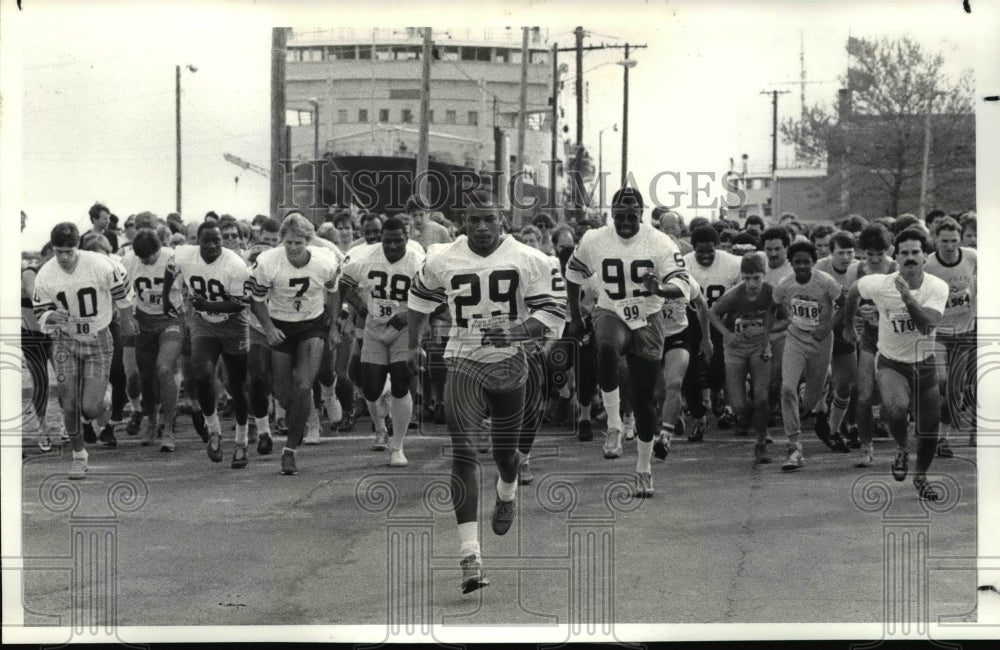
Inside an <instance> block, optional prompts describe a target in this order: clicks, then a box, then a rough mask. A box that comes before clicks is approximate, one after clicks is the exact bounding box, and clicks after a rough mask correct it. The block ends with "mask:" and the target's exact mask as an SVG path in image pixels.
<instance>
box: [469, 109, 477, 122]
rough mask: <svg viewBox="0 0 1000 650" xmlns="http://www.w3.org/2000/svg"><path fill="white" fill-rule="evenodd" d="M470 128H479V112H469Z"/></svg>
mask: <svg viewBox="0 0 1000 650" xmlns="http://www.w3.org/2000/svg"><path fill="white" fill-rule="evenodd" d="M469 126H479V111H469Z"/></svg>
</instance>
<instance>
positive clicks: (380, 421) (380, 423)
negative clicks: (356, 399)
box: [365, 400, 409, 436]
mask: <svg viewBox="0 0 1000 650" xmlns="http://www.w3.org/2000/svg"><path fill="white" fill-rule="evenodd" d="M365 402H366V403H367V404H368V414H369V415H371V417H372V424H373V425H375V430H376V431H378V432H383V431H385V415H386V413H385V411H383V410H382V402H381V401H379V400H376V401H374V402H369V401H368V400H365ZM408 423H409V421H407V424H408ZM392 433H393V435H394V436H395V433H396V421H395V420H393V421H392Z"/></svg>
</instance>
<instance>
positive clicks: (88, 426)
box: [83, 422, 97, 445]
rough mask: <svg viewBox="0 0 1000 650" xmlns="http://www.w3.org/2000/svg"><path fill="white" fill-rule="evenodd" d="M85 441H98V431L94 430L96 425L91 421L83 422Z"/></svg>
mask: <svg viewBox="0 0 1000 650" xmlns="http://www.w3.org/2000/svg"><path fill="white" fill-rule="evenodd" d="M83 441H84V442H85V443H87V444H88V445H93V444H96V443H97V432H96V431H94V425H93V423H91V422H84V423H83Z"/></svg>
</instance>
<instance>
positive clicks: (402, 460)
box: [389, 449, 410, 467]
mask: <svg viewBox="0 0 1000 650" xmlns="http://www.w3.org/2000/svg"><path fill="white" fill-rule="evenodd" d="M409 464H410V461H408V460H407V459H406V454H404V453H403V450H402V449H393V450H392V451H391V452H389V467H406V466H407V465H409Z"/></svg>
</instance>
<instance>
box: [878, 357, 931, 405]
mask: <svg viewBox="0 0 1000 650" xmlns="http://www.w3.org/2000/svg"><path fill="white" fill-rule="evenodd" d="M875 372H876V374H881V373H883V372H894V373H896V374H898V375H899V376H901V377H902V378H903V379H905V380H906V383H907V384H908V385H909V387H910V393H911V394H912V395H919V394H920V393H922V392H924V391H925V390H931V389H933V390H937V387H938V376H937V363H936V362H935V360H934V355H933V354H931V355H928V356H927V358H926V359H924V360H923V361H918V362H917V363H905V362H903V361H894V360H892V359H887V358H885V357H883V356H882V355H881V354H880V355H878V357H877V358H876V359H875Z"/></svg>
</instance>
